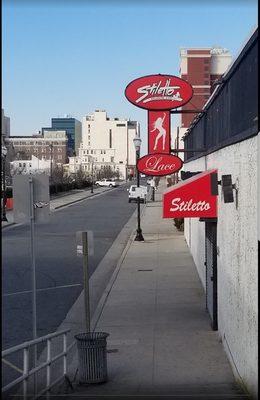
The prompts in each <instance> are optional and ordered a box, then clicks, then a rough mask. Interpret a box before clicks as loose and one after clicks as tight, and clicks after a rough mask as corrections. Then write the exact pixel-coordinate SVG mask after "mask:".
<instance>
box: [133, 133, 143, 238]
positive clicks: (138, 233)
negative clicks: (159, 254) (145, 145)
mask: <svg viewBox="0 0 260 400" xmlns="http://www.w3.org/2000/svg"><path fill="white" fill-rule="evenodd" d="M133 141H134V146H135V151H136V185H137V187H138V188H139V187H140V174H139V171H138V169H137V162H138V160H139V158H140V147H141V143H142V140H141V139H140V137H139V136H136V137H135V138H134V139H133ZM135 241H137V242H143V241H144V238H143V234H142V229H141V224H140V197H139V196H138V197H137V229H136V237H135Z"/></svg>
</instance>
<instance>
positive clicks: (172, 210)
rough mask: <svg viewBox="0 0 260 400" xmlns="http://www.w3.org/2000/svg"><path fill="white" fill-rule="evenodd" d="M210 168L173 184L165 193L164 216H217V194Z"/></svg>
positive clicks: (212, 171) (212, 172) (213, 172)
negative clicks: (213, 186)
mask: <svg viewBox="0 0 260 400" xmlns="http://www.w3.org/2000/svg"><path fill="white" fill-rule="evenodd" d="M216 173H217V170H210V171H205V172H202V173H201V174H197V175H195V176H193V177H192V178H189V179H187V180H185V181H182V182H180V183H178V184H177V185H175V186H172V187H171V188H170V189H168V190H167V191H166V192H164V194H163V218H185V217H188V218H216V217H217V196H216V195H215V194H212V193H215V191H214V190H213V188H212V185H213V183H212V182H213V180H212V174H216Z"/></svg>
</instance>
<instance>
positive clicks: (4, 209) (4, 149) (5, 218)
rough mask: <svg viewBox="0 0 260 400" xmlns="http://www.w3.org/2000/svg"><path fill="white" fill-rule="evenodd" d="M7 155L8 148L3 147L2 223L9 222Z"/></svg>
mask: <svg viewBox="0 0 260 400" xmlns="http://www.w3.org/2000/svg"><path fill="white" fill-rule="evenodd" d="M6 155H7V148H6V147H5V146H2V160H3V161H2V163H3V164H2V165H3V213H2V221H6V222H8V219H7V217H6V180H5V160H6Z"/></svg>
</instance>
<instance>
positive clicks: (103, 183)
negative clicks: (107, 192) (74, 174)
mask: <svg viewBox="0 0 260 400" xmlns="http://www.w3.org/2000/svg"><path fill="white" fill-rule="evenodd" d="M95 185H97V186H108V187H116V186H118V184H117V182H116V181H113V180H111V179H102V180H101V181H96V182H95Z"/></svg>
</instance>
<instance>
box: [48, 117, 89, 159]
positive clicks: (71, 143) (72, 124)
mask: <svg viewBox="0 0 260 400" xmlns="http://www.w3.org/2000/svg"><path fill="white" fill-rule="evenodd" d="M56 130H59V131H60V130H62V131H66V134H67V137H68V155H69V156H73V155H76V154H78V151H79V146H80V143H81V138H82V133H81V122H80V121H78V120H77V119H76V118H72V117H69V116H65V117H63V118H60V117H58V118H52V119H51V127H50V128H42V133H43V132H44V131H56Z"/></svg>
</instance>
